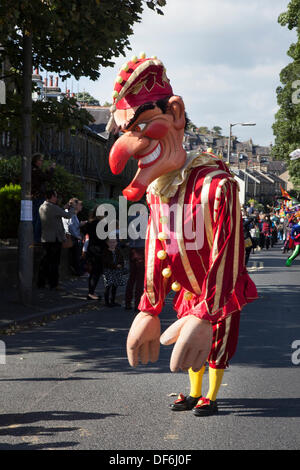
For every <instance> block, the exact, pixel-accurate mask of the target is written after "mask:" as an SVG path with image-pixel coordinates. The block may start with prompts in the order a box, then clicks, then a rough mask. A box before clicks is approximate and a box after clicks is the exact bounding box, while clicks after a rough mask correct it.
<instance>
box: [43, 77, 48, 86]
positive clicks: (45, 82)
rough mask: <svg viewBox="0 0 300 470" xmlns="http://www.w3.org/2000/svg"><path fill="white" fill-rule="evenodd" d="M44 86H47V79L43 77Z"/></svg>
mask: <svg viewBox="0 0 300 470" xmlns="http://www.w3.org/2000/svg"><path fill="white" fill-rule="evenodd" d="M44 86H48V79H47V78H45V79H44Z"/></svg>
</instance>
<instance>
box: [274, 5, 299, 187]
mask: <svg viewBox="0 0 300 470" xmlns="http://www.w3.org/2000/svg"><path fill="white" fill-rule="evenodd" d="M278 22H279V24H280V25H281V26H287V27H288V29H290V30H293V29H294V30H295V31H296V33H297V41H296V42H295V43H293V44H291V46H290V48H289V50H288V52H287V55H288V56H289V57H290V58H291V59H292V62H290V63H289V64H288V65H287V66H286V67H284V69H283V70H282V71H281V73H280V81H281V83H282V85H281V86H279V87H278V88H277V90H276V93H277V102H278V105H279V110H278V112H277V113H276V115H275V122H274V124H273V132H274V135H275V145H274V146H273V149H272V155H273V157H274V158H275V159H277V160H286V161H287V162H288V163H289V166H288V170H289V173H290V176H291V181H292V183H293V184H294V185H295V187H296V188H299V189H300V162H299V161H295V162H291V161H290V158H289V154H290V153H291V152H292V151H293V150H295V149H296V148H300V0H291V1H290V2H289V4H288V6H287V10H286V11H285V12H284V13H282V14H281V15H280V16H279V18H278Z"/></svg>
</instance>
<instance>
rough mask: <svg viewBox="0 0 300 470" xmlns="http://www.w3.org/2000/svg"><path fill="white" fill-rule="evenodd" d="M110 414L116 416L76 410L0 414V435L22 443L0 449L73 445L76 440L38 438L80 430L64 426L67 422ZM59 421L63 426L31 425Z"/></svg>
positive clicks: (104, 416) (36, 448)
mask: <svg viewBox="0 0 300 470" xmlns="http://www.w3.org/2000/svg"><path fill="white" fill-rule="evenodd" d="M112 416H118V413H106V414H105V413H89V412H78V411H45V412H44V411H40V412H28V413H11V414H2V415H0V437H3V436H15V437H22V439H23V441H24V442H23V443H19V444H6V443H2V444H0V450H1V449H35V450H38V449H49V448H51V449H56V448H66V447H74V446H76V445H78V442H72V441H67V442H59V443H57V442H49V443H39V442H38V439H39V438H45V436H55V435H56V434H57V433H61V432H74V431H80V430H81V428H80V427H71V426H70V427H66V426H65V424H66V423H67V422H77V423H78V421H86V420H99V419H105V418H108V417H112ZM51 421H60V422H62V423H64V426H56V427H46V426H40V425H34V426H31V424H33V423H38V422H47V423H50V422H51Z"/></svg>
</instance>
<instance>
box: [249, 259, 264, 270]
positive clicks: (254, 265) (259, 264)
mask: <svg viewBox="0 0 300 470" xmlns="http://www.w3.org/2000/svg"><path fill="white" fill-rule="evenodd" d="M251 263H252V266H249V267H247V270H248V271H250V272H253V271H259V270H261V269H264V267H265V266H264V262H263V261H251Z"/></svg>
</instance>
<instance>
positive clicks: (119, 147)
mask: <svg viewBox="0 0 300 470" xmlns="http://www.w3.org/2000/svg"><path fill="white" fill-rule="evenodd" d="M148 146H149V140H148V139H139V138H138V137H136V136H133V135H131V136H129V135H128V134H126V135H124V136H122V137H119V139H118V140H117V141H116V142H115V143H114V145H113V146H112V148H111V150H110V152H109V166H110V169H111V171H112V173H113V174H114V175H119V174H120V173H122V171H123V170H124V168H125V165H126V163H127V162H128V160H129V158H130V157H131V156H133V157H135V158H140V157H139V155H138V154H139V152H142V151H143V150H144V149H146V148H147V147H148Z"/></svg>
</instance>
